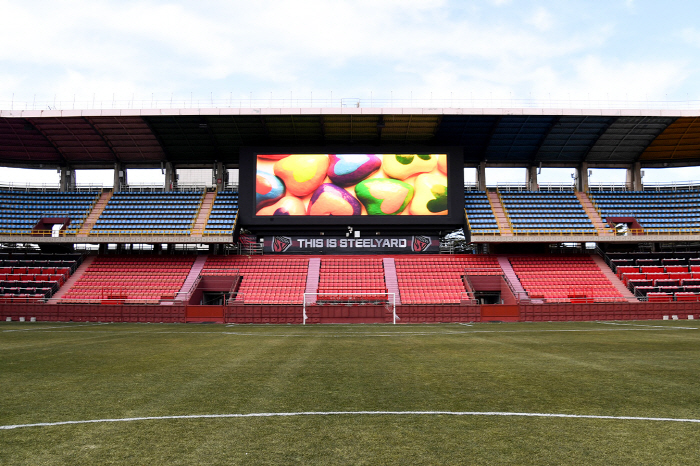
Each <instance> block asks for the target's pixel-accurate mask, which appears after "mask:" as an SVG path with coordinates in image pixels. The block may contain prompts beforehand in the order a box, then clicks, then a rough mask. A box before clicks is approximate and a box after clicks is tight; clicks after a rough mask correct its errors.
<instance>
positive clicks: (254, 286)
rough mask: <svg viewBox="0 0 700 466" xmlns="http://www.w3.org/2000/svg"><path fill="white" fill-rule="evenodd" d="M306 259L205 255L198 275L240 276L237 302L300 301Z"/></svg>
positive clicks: (305, 270) (302, 292)
mask: <svg viewBox="0 0 700 466" xmlns="http://www.w3.org/2000/svg"><path fill="white" fill-rule="evenodd" d="M308 269H309V259H308V258H305V257H245V256H209V258H208V259H207V262H206V264H205V265H204V269H203V270H202V272H201V274H202V275H231V274H234V273H236V272H237V273H238V274H239V275H240V276H241V281H240V287H239V288H238V290H237V294H236V298H235V301H236V303H237V304H302V303H303V302H304V291H305V289H306V275H307V271H308Z"/></svg>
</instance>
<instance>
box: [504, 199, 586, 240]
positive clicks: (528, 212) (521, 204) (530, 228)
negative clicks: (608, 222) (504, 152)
mask: <svg viewBox="0 0 700 466" xmlns="http://www.w3.org/2000/svg"><path fill="white" fill-rule="evenodd" d="M498 195H499V197H500V199H501V203H502V204H503V209H504V211H505V213H506V216H507V217H508V219H509V222H510V224H511V229H512V230H513V234H516V235H517V234H569V235H582V234H583V235H595V234H597V230H596V228H595V226H594V225H593V223H592V222H591V219H590V218H589V217H588V215H587V214H586V211H585V210H584V209H583V206H582V205H581V202H580V201H579V200H578V198H577V197H576V194H575V193H573V192H541V191H523V192H507V191H499V194H498Z"/></svg>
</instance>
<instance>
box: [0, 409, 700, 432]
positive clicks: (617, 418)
mask: <svg viewBox="0 0 700 466" xmlns="http://www.w3.org/2000/svg"><path fill="white" fill-rule="evenodd" d="M295 416H503V417H537V418H540V417H541V418H565V419H605V420H613V421H656V422H687V423H696V424H697V423H700V419H683V418H673V417H640V416H599V415H593V414H557V413H508V412H499V411H484V412H481V411H301V412H296V413H248V414H189V415H179V416H147V417H127V418H117V419H89V420H85V421H61V422H39V423H35V424H15V425H7V426H0V430H12V429H21V428H24V427H54V426H65V425H72V424H97V423H106V422H135V421H164V420H174V419H230V418H253V417H295Z"/></svg>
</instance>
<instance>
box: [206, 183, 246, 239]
mask: <svg viewBox="0 0 700 466" xmlns="http://www.w3.org/2000/svg"><path fill="white" fill-rule="evenodd" d="M237 215H238V192H237V191H221V192H218V193H216V199H215V200H214V205H213V206H212V209H211V214H209V219H208V220H207V225H206V227H205V230H204V234H205V235H221V234H231V233H233V229H234V228H235V226H236V217H237Z"/></svg>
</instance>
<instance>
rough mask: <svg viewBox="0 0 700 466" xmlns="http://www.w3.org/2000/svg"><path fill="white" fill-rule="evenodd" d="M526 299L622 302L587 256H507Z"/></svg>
mask: <svg viewBox="0 0 700 466" xmlns="http://www.w3.org/2000/svg"><path fill="white" fill-rule="evenodd" d="M509 260H510V263H511V265H512V266H513V270H514V271H515V273H516V274H517V276H518V280H519V281H520V283H521V284H522V286H523V288H525V290H526V291H527V292H528V294H529V296H530V298H543V299H545V300H547V301H548V302H557V301H561V302H579V303H580V302H604V301H613V302H614V301H625V298H624V297H623V296H622V294H621V293H620V292H619V291H618V290H617V288H615V286H614V285H613V284H612V283H611V282H610V280H608V278H607V277H606V276H605V274H604V273H603V271H602V270H601V269H600V267H598V265H597V264H596V263H595V262H594V261H593V259H592V258H591V257H590V256H571V257H556V256H555V257H552V256H534V255H533V256H521V257H509Z"/></svg>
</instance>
